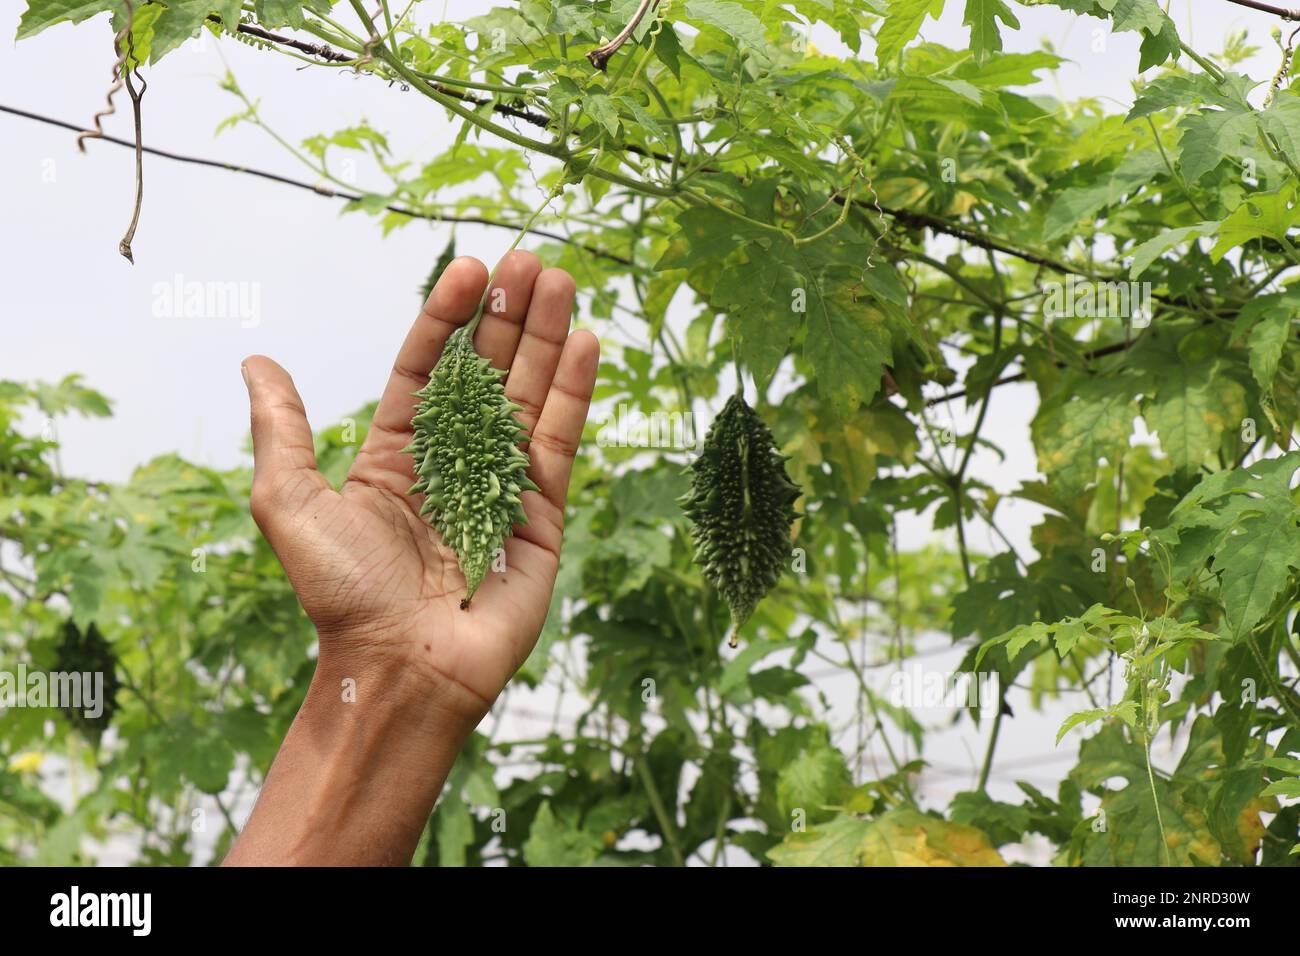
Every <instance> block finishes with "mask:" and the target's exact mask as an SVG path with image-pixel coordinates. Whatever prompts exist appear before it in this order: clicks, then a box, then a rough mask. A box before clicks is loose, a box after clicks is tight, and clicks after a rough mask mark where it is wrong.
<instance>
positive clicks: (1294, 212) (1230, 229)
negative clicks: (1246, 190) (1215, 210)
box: [1210, 188, 1300, 262]
mask: <svg viewBox="0 0 1300 956" xmlns="http://www.w3.org/2000/svg"><path fill="white" fill-rule="evenodd" d="M1293 195H1294V191H1293V190H1292V189H1291V188H1287V189H1285V190H1283V191H1281V192H1276V193H1266V194H1264V195H1262V196H1251V197H1250V198H1248V199H1246V200H1245V201H1244V202H1243V203H1242V204H1241V205H1240V206H1238V207H1237V208H1236V209H1234V210H1233V211H1232V214H1231V215H1230V216H1228V218H1227V219H1225V220H1223V222H1221V223H1219V228H1218V230H1217V235H1218V242H1216V243H1215V244H1214V248H1213V249H1212V250H1210V259H1211V260H1213V261H1214V262H1218V261H1219V260H1220V259H1222V258H1223V255H1224V253H1226V252H1227V251H1228V250H1230V249H1235V248H1236V247H1237V246H1240V245H1242V244H1243V243H1246V242H1249V241H1250V240H1252V239H1258V238H1260V237H1261V236H1264V237H1267V238H1269V239H1276V240H1278V241H1279V242H1280V241H1283V240H1285V239H1286V235H1287V231H1288V230H1289V229H1290V228H1291V227H1292V226H1293V225H1294V224H1295V221H1296V218H1297V216H1298V215H1300V209H1296V208H1294V207H1292V206H1291V200H1292V198H1293Z"/></svg>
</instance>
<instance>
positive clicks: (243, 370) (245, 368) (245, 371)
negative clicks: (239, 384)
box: [239, 362, 253, 390]
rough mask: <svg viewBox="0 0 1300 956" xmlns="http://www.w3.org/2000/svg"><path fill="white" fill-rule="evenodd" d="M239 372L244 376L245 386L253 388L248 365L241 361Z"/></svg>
mask: <svg viewBox="0 0 1300 956" xmlns="http://www.w3.org/2000/svg"><path fill="white" fill-rule="evenodd" d="M239 374H240V375H242V376H243V377H244V387H245V388H247V389H250V390H251V389H252V387H253V386H252V385H251V384H249V381H248V366H247V365H245V364H244V363H243V362H240V363H239Z"/></svg>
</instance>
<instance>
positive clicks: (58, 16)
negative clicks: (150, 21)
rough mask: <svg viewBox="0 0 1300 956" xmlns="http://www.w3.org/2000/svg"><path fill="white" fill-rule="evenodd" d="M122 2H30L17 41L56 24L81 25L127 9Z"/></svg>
mask: <svg viewBox="0 0 1300 956" xmlns="http://www.w3.org/2000/svg"><path fill="white" fill-rule="evenodd" d="M125 7H126V4H125V3H123V2H122V0H28V3H27V9H26V10H25V11H23V15H22V17H21V18H19V20H18V35H17V36H16V37H15V38H14V39H16V40H23V39H26V38H27V37H31V36H35V35H36V34H38V33H40V32H41V31H42V30H44V29H45V28H46V27H51V26H53V25H54V24H56V23H63V22H64V21H65V20H66V21H67V22H69V23H81V22H82V21H83V20H88V19H90V18H91V17H93V16H95V14H97V13H104V12H105V11H108V10H113V11H118V10H123V9H125Z"/></svg>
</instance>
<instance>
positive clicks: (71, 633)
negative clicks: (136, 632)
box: [54, 621, 118, 743]
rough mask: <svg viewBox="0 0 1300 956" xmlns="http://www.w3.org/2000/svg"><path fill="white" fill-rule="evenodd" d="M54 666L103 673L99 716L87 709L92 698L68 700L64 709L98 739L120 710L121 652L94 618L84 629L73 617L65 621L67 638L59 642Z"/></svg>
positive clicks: (71, 720) (60, 669)
mask: <svg viewBox="0 0 1300 956" xmlns="http://www.w3.org/2000/svg"><path fill="white" fill-rule="evenodd" d="M54 670H55V671H56V672H58V673H64V674H96V673H98V674H102V675H103V686H102V697H101V699H100V711H99V715H98V716H96V717H91V716H88V715H87V713H86V711H87V709H89V707H90V702H89V701H87V700H86V699H85V698H83V699H82V700H81V701H80V703H79V704H77V705H76V706H74V703H76V702H65V704H64V706H62V707H61V708H60V709H61V710H62V711H63V716H64V717H66V718H67V719H68V722H69V723H70V724H72V726H73V727H75V728H77V729H78V730H80V731H81V732H82V733H83V734H84V735H85V736H86V737H88V738H89V739H90V740H92V741H94V742H96V743H98V741H99V738H100V737H101V736H102V735H103V733H104V731H105V730H106V729H108V725H109V723H110V722H111V721H112V719H113V714H114V713H116V712H117V688H118V681H117V654H115V653H114V652H113V645H111V644H109V643H108V641H107V640H106V639H105V637H104V635H103V634H101V633H100V632H99V628H98V627H96V626H95V623H94V622H93V621H92V622H91V623H90V624H89V625H88V626H87V627H86V630H85V632H84V633H83V632H82V631H81V629H80V628H78V627H77V625H76V624H75V623H73V622H72V621H66V622H64V625H63V640H62V641H61V642H60V643H59V651H58V656H57V658H56V659H55V664H54Z"/></svg>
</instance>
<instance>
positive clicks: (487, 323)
mask: <svg viewBox="0 0 1300 956" xmlns="http://www.w3.org/2000/svg"><path fill="white" fill-rule="evenodd" d="M541 271H542V260H540V259H538V258H537V256H535V255H533V254H532V253H531V252H521V251H519V250H514V251H512V252H508V253H506V256H505V258H504V259H502V260H501V262H500V263H499V264H498V265H497V270H496V274H495V275H494V276H493V277H492V288H490V289H489V290H488V294H487V299H486V301H485V303H484V306H483V318H482V320H481V321H480V322H479V324H478V328H477V329H475V330H474V348H475V349H477V350H478V354H479V355H481V356H483V357H484V358H485V359H487V360H488V361H489V362H491V363H492V367H493V368H500V369H508V368H510V363H511V362H512V361H513V360H514V357H515V347H516V346H517V345H518V344H519V336H520V333H521V332H522V331H523V327H524V317H525V316H526V315H527V314H528V302H529V300H530V299H531V298H532V296H533V282H534V280H536V279H537V274H538V273H539V272H541Z"/></svg>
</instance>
